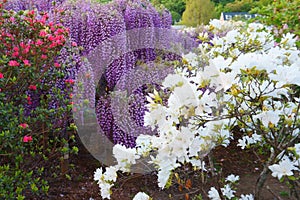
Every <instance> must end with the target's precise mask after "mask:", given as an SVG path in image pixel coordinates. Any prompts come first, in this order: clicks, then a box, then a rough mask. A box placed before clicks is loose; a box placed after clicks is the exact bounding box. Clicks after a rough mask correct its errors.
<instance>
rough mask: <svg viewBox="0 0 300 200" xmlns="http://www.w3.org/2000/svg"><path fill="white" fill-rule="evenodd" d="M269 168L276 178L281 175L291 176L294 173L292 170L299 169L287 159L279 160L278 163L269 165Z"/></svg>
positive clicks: (279, 177)
mask: <svg viewBox="0 0 300 200" xmlns="http://www.w3.org/2000/svg"><path fill="white" fill-rule="evenodd" d="M269 169H270V170H271V171H272V176H273V177H277V178H278V179H281V178H282V177H283V176H292V175H293V174H294V173H293V170H299V169H298V168H297V167H295V166H294V164H293V162H291V161H290V160H289V159H284V160H281V161H280V162H279V164H274V165H271V166H269Z"/></svg>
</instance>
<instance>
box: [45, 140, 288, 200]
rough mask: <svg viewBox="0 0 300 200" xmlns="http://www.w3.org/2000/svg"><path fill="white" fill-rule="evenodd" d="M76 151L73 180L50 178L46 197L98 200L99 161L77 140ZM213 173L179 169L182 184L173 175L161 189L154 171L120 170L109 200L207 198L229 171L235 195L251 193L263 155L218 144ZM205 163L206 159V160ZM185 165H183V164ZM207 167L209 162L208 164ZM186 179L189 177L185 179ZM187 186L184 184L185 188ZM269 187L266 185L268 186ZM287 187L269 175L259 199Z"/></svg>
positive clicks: (278, 194) (281, 194)
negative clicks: (144, 195)
mask: <svg viewBox="0 0 300 200" xmlns="http://www.w3.org/2000/svg"><path fill="white" fill-rule="evenodd" d="M79 149H80V151H79V154H78V155H77V156H75V155H74V156H72V157H71V158H70V162H72V163H74V168H73V169H72V168H70V169H69V171H68V174H69V175H70V176H71V178H72V180H71V181H70V180H68V179H66V178H65V177H61V178H56V179H53V180H52V181H51V182H50V190H49V194H48V197H46V199H70V200H71V199H72V200H80V199H84V200H92V199H94V200H101V197H100V194H99V192H100V191H99V188H98V185H97V184H96V182H94V181H93V174H94V171H95V169H96V168H98V167H101V163H100V162H99V161H97V160H96V159H95V158H93V157H92V156H91V155H90V154H89V152H88V151H87V150H86V149H85V148H84V147H83V145H81V144H79ZM212 157H213V162H214V166H215V168H216V175H215V176H214V177H212V176H211V175H210V174H206V175H204V183H203V181H202V178H203V177H202V176H201V173H200V172H192V173H191V172H188V171H184V170H183V169H180V171H178V172H179V174H183V175H182V176H181V180H182V181H181V184H178V181H177V180H176V179H175V178H174V180H173V181H174V183H173V184H172V186H171V187H170V188H168V189H164V190H161V189H159V188H158V186H157V180H156V179H157V177H156V175H155V174H154V173H153V174H147V175H143V174H131V175H124V174H120V175H119V178H118V180H117V183H116V184H115V186H114V187H113V194H112V196H111V199H112V200H131V199H132V198H133V197H134V195H135V194H136V193H138V192H140V191H143V192H146V193H147V194H148V195H150V196H151V197H152V198H153V200H168V199H174V200H181V199H183V200H185V199H193V197H194V196H195V195H197V194H202V197H203V199H208V198H207V193H208V191H209V189H210V187H211V186H218V184H219V185H220V186H222V184H220V182H218V181H217V179H218V178H221V179H222V178H223V180H224V178H225V177H226V176H227V175H229V174H235V175H239V176H240V181H239V185H238V186H237V188H238V189H237V195H238V196H240V194H249V193H253V190H254V185H255V182H256V181H257V178H258V176H259V172H260V170H261V169H262V164H261V160H263V156H257V155H256V154H255V153H253V152H251V151H246V150H241V149H240V148H239V147H237V146H236V143H235V142H232V144H231V145H230V146H229V147H227V148H223V147H218V148H216V149H215V150H214V151H213V152H212ZM206 163H207V165H208V162H206ZM186 167H188V166H185V168H186ZM207 167H208V166H207ZM187 180H189V181H190V182H189V181H187ZM185 186H187V188H188V189H187V188H185ZM267 188H268V189H267ZM287 192H288V189H287V187H286V186H285V185H284V183H280V182H279V181H278V180H276V179H275V178H272V177H271V176H269V178H268V179H267V182H266V184H265V187H264V189H263V193H262V196H263V198H262V199H265V200H274V199H279V198H281V199H288V197H287Z"/></svg>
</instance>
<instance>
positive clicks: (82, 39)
mask: <svg viewBox="0 0 300 200" xmlns="http://www.w3.org/2000/svg"><path fill="white" fill-rule="evenodd" d="M61 8H62V9H63V10H64V11H65V15H64V19H63V23H64V25H65V26H67V27H69V28H70V35H71V38H72V40H73V41H74V42H76V43H77V44H78V45H79V46H82V47H83V51H82V52H81V54H82V55H83V56H87V57H88V60H89V62H90V63H91V65H92V67H93V72H94V78H95V81H97V82H98V81H99V82H98V90H97V94H96V96H97V103H96V113H97V119H98V123H99V125H100V127H101V129H102V131H103V132H104V134H105V135H106V136H107V137H108V138H110V139H111V140H112V141H113V142H114V143H120V144H123V145H126V146H128V147H132V146H134V145H135V142H134V141H135V139H136V137H137V135H136V134H135V133H133V132H132V131H131V129H126V130H124V128H122V127H120V123H117V122H116V119H115V117H114V115H115V112H114V110H113V109H112V105H111V97H110V94H111V93H112V92H113V91H114V90H115V87H116V85H117V84H118V85H119V86H120V85H122V84H123V86H124V87H125V88H126V85H124V83H122V82H120V80H121V77H123V76H126V74H128V73H129V72H130V71H131V70H133V69H134V68H135V67H136V65H137V63H138V62H143V63H147V62H150V61H154V60H155V59H156V58H157V55H158V54H159V55H163V56H164V57H165V58H167V59H169V60H170V59H171V60H175V59H179V58H180V56H178V55H174V54H172V53H166V52H164V51H163V50H158V51H157V50H156V49H155V45H156V44H155V38H158V37H159V38H164V39H165V41H161V42H164V43H165V47H167V46H168V45H169V44H168V43H170V42H168V41H169V38H167V37H166V36H164V35H157V34H159V33H156V32H155V28H164V29H170V28H171V22H172V20H171V15H170V13H169V12H168V11H166V10H162V11H160V12H159V11H157V10H156V9H155V8H154V7H153V6H152V5H151V4H150V3H149V2H148V1H125V0H120V1H114V2H112V3H109V4H105V5H99V4H93V3H90V2H87V1H85V0H80V1H76V2H72V1H68V2H65V3H64V4H63V5H62V7H61ZM163 36H164V37H163ZM131 78H134V77H131ZM124 87H123V89H124ZM146 89H147V87H145V85H141V86H140V88H136V91H133V93H132V96H131V98H132V99H134V100H131V103H130V102H129V103H130V106H129V115H130V117H131V119H132V122H133V123H135V124H136V125H138V126H140V127H143V124H144V122H143V115H144V113H145V111H146V108H145V106H144V105H145V103H146V98H145V94H146V92H145V90H146ZM85 93H87V91H85ZM88 94H91V95H94V94H93V93H90V92H89V93H88ZM86 96H87V97H88V95H86ZM88 98H89V99H92V97H91V96H90V97H88Z"/></svg>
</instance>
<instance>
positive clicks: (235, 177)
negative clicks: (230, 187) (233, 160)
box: [225, 174, 240, 183]
mask: <svg viewBox="0 0 300 200" xmlns="http://www.w3.org/2000/svg"><path fill="white" fill-rule="evenodd" d="M225 180H226V181H228V182H231V183H235V182H237V181H238V180H240V177H239V176H235V175H234V174H230V175H229V176H227V178H226V179H225Z"/></svg>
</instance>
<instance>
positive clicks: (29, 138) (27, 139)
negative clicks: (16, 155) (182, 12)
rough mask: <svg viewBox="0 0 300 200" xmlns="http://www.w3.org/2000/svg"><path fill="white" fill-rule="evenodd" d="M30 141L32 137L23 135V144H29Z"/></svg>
mask: <svg viewBox="0 0 300 200" xmlns="http://www.w3.org/2000/svg"><path fill="white" fill-rule="evenodd" d="M31 141H32V136H31V135H29V136H28V135H25V136H24V137H23V142H31Z"/></svg>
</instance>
